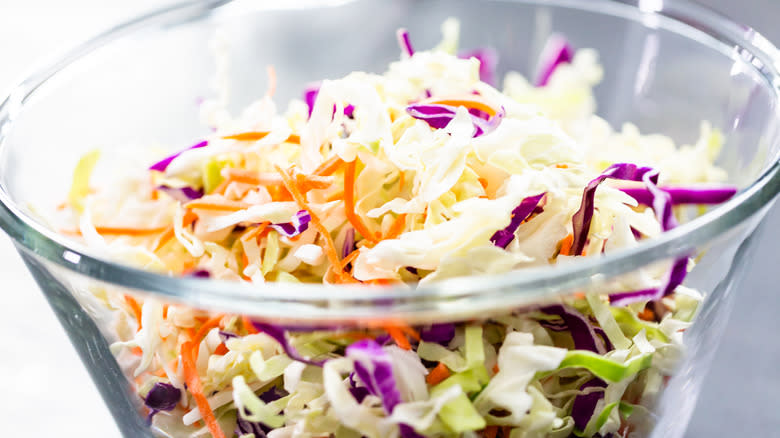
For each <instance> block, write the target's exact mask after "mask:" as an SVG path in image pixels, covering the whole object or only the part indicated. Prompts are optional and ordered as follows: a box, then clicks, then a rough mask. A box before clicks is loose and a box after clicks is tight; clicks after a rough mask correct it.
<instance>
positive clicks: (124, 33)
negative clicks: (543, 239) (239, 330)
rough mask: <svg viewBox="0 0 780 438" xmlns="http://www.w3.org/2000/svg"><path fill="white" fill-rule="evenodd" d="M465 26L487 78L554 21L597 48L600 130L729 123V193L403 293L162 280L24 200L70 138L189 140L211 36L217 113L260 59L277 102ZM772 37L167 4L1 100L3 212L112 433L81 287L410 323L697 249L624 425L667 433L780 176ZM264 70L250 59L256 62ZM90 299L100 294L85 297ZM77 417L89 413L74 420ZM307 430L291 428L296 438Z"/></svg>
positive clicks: (628, 17) (138, 416)
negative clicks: (648, 383)
mask: <svg viewBox="0 0 780 438" xmlns="http://www.w3.org/2000/svg"><path fill="white" fill-rule="evenodd" d="M449 16H454V17H457V18H459V19H460V20H461V23H462V27H461V28H462V34H461V42H462V45H463V46H465V47H468V46H471V47H476V46H484V45H489V46H492V47H494V48H496V49H497V50H498V52H499V53H500V54H501V62H500V64H499V73H501V74H503V73H505V72H506V71H508V70H516V71H520V72H522V73H525V74H530V73H531V72H532V70H533V68H534V65H535V62H536V59H537V56H538V54H539V52H540V50H541V46H542V44H543V43H544V41H546V39H547V38H548V37H549V35H551V34H552V33H563V34H565V35H566V36H567V38H568V39H569V40H571V42H572V43H573V45H574V46H576V47H592V48H595V49H597V50H598V51H599V52H600V54H601V62H602V63H603V66H604V71H605V78H604V80H603V82H602V83H601V84H600V85H599V86H598V88H597V89H596V100H597V102H598V105H599V110H598V113H599V115H601V116H602V117H604V118H605V119H606V120H607V121H609V122H610V123H611V124H612V125H613V126H620V125H621V124H622V123H624V122H629V121H630V122H632V123H635V124H636V125H637V126H638V127H639V128H640V129H641V130H642V131H643V132H660V133H664V134H666V135H670V136H671V137H672V138H674V139H675V140H676V142H677V143H686V142H691V141H693V140H694V139H695V138H696V136H697V134H698V128H699V123H700V121H701V120H708V121H710V122H711V123H712V124H713V126H714V127H716V128H717V129H719V130H720V131H721V132H722V133H723V134H724V137H725V146H724V150H723V153H722V154H721V156H720V158H719V159H718V165H719V166H721V167H723V168H724V169H725V170H727V171H728V174H729V175H730V177H729V178H730V181H729V182H731V183H733V184H735V185H737V186H739V187H740V192H739V193H738V194H737V196H735V197H734V198H732V199H731V200H729V201H728V202H726V203H724V204H722V205H719V206H717V207H714V208H711V209H709V210H708V211H707V212H706V214H703V215H701V216H699V217H696V218H695V219H692V220H691V221H689V222H687V223H685V224H683V225H681V226H680V227H678V228H676V229H674V230H672V231H670V232H668V233H665V234H663V235H662V236H660V237H659V238H657V239H653V240H650V241H643V242H642V243H641V244H640V245H639V246H637V247H635V248H632V249H630V250H624V251H620V252H615V253H613V254H609V255H606V256H602V257H591V258H585V259H583V260H581V261H579V262H578V263H571V264H567V265H564V266H554V267H545V268H533V269H526V270H523V271H518V272H513V273H509V274H504V275H494V276H480V277H471V278H463V279H455V280H447V281H444V282H441V283H436V284H432V285H429V286H425V287H419V288H412V289H409V288H392V287H388V288H381V289H377V290H374V291H372V292H371V294H366V293H365V292H362V293H361V292H360V291H359V290H356V289H355V288H350V287H341V288H324V287H321V286H312V285H292V284H268V285H266V286H264V287H262V288H258V287H256V286H251V285H246V284H239V283H227V282H217V281H211V280H203V279H193V278H172V277H167V276H163V275H159V274H155V273H152V272H146V271H141V270H137V269H134V268H131V267H127V266H123V265H119V264H115V263H112V262H109V261H106V260H101V259H100V258H98V257H96V256H94V254H91V253H90V252H89V251H87V250H85V249H84V248H83V247H82V246H80V245H79V244H77V243H76V242H74V241H72V240H69V239H68V238H67V237H65V236H63V235H61V234H58V233H57V232H56V230H55V229H53V228H52V227H50V226H49V225H48V224H47V223H46V222H45V221H44V220H41V219H40V215H39V214H38V213H39V212H40V211H42V210H45V209H46V208H48V207H49V206H54V205H57V204H58V203H59V202H60V201H61V200H62V199H63V198H64V197H65V193H66V192H65V190H64V189H62V188H63V187H68V185H69V182H70V178H71V172H72V169H73V167H74V165H75V163H76V161H77V160H78V158H79V157H80V156H81V155H82V154H83V153H85V152H86V151H88V150H90V149H92V148H94V147H95V146H100V147H101V148H104V149H106V150H111V148H120V147H131V146H127V145H131V144H158V143H164V144H168V145H172V146H171V147H176V146H175V145H179V146H178V147H181V145H187V144H189V143H190V142H191V140H192V139H193V138H197V137H199V136H202V135H205V134H207V130H206V129H205V128H204V127H203V126H202V125H200V123H199V122H198V117H197V111H198V109H197V105H196V103H195V102H196V100H197V99H198V98H200V97H204V96H209V95H211V94H212V91H211V89H210V88H209V84H210V81H211V79H212V77H213V76H214V74H215V72H214V64H213V59H212V56H211V53H210V52H209V51H208V50H207V49H206V47H207V46H208V43H209V40H210V38H211V36H212V35H213V34H214V32H215V30H219V32H220V33H222V35H224V37H225V38H226V39H227V40H228V41H230V49H229V50H230V54H231V57H232V59H233V65H232V68H231V70H230V72H229V79H230V81H231V83H232V84H233V85H232V90H234V93H233V95H232V100H231V109H232V110H234V111H237V110H239V109H241V108H243V107H244V106H245V105H247V104H248V103H249V102H251V100H252V99H253V98H254V97H256V96H261V95H262V94H263V92H264V89H265V86H266V85H265V81H264V80H260V79H258V78H259V77H260V76H262V72H264V71H265V67H266V65H268V64H273V65H274V66H275V68H276V71H277V72H278V75H279V78H280V80H279V87H278V89H277V96H276V101H277V102H285V101H287V100H289V99H290V98H293V97H297V96H298V95H299V93H300V90H301V89H302V88H303V86H304V84H307V83H310V82H312V81H316V80H319V79H322V78H330V77H340V76H343V75H344V74H346V73H348V72H350V71H353V70H364V71H373V72H381V71H383V70H384V68H385V66H386V64H387V63H388V62H389V61H391V60H394V59H396V58H397V56H398V48H397V45H396V41H395V39H394V38H393V37H392V36H393V34H394V32H395V30H396V29H397V28H399V27H406V28H408V29H409V30H410V32H411V33H412V34H413V35H414V38H415V42H416V43H417V44H418V45H419V46H420V47H432V46H433V45H434V44H435V43H436V42H437V41H438V39H439V38H440V34H439V29H438V23H441V22H442V21H443V20H444V19H445V18H446V17H449ZM779 59H780V57H779V56H778V52H777V49H775V48H774V47H773V46H772V45H771V44H769V43H768V42H767V41H766V40H765V39H763V38H762V37H761V36H760V35H758V34H757V33H755V32H754V31H753V30H751V29H749V28H746V27H743V26H740V25H737V24H734V23H732V22H730V21H728V20H727V19H725V18H723V17H720V16H718V15H717V14H715V13H714V12H712V11H709V10H707V9H705V8H703V7H701V6H697V5H695V4H693V3H691V2H687V1H683V0H666V1H660V0H658V1H649V0H644V1H641V0H640V1H632V0H626V1H620V0H591V1H588V2H582V1H575V0H550V1H534V0H525V1H523V0H517V1H512V0H504V1H467V0H457V1H453V0H447V1H445V0H439V1H434V0H426V1H417V0H399V1H393V2H388V1H383V0H355V1H289V2H259V1H258V2H252V1H239V0H236V1H232V2H230V1H203V2H195V3H187V4H181V5H177V6H172V7H169V8H167V9H164V10H160V11H158V12H155V13H152V14H149V15H146V16H143V17H140V18H138V19H135V20H133V21H130V22H128V23H126V24H124V25H121V26H118V27H116V28H114V29H112V30H110V31H108V32H106V33H104V34H102V35H100V36H98V37H96V38H94V39H93V40H90V41H89V42H87V43H85V44H83V45H81V46H79V47H77V48H75V49H74V50H72V51H71V52H69V53H68V54H66V55H65V56H64V57H62V58H59V59H57V60H56V61H54V62H52V63H50V64H49V65H48V66H46V67H45V68H42V69H40V70H39V71H37V72H35V73H34V74H32V75H31V76H30V77H29V78H28V79H26V80H25V81H23V82H22V83H20V84H19V85H18V86H17V87H15V88H14V89H13V90H12V91H11V93H10V95H9V96H8V97H7V98H6V99H5V100H4V102H3V103H2V105H0V225H2V228H3V229H4V230H5V231H6V232H7V233H8V234H9V235H10V236H11V238H12V240H13V242H14V244H15V245H16V247H17V249H18V251H19V253H20V255H21V257H22V258H23V259H24V261H25V263H26V265H27V266H28V267H29V269H30V271H31V272H32V273H33V275H34V277H35V279H36V281H37V282H38V284H39V286H40V288H41V290H42V291H43V292H44V294H45V296H46V298H47V299H48V301H49V303H50V304H51V306H52V308H53V309H54V311H55V313H56V314H57V316H58V318H59V319H60V322H61V323H62V325H63V327H64V328H65V329H66V331H67V332H68V334H69V336H70V338H71V340H72V342H73V345H74V346H75V348H76V349H77V350H78V352H79V354H80V357H81V359H82V360H83V362H84V364H85V366H86V367H87V368H88V370H89V372H90V374H91V376H92V378H93V380H94V381H95V384H96V385H97V387H98V389H99V390H100V393H101V395H102V397H103V398H104V400H105V401H106V403H107V405H108V406H109V409H110V411H111V412H112V415H113V416H114V418H115V420H116V422H117V424H118V426H119V429H120V430H121V432H122V434H123V435H124V436H126V437H139V436H152V434H153V433H156V434H160V433H161V432H160V430H159V428H150V427H149V426H148V425H147V423H146V420H145V417H146V415H147V413H148V412H147V411H146V409H145V408H144V407H143V403H142V400H141V399H140V398H139V396H138V395H137V393H136V388H135V386H134V383H133V377H132V374H131V373H130V371H128V367H127V365H126V364H125V363H123V361H122V360H117V358H116V357H115V356H114V355H113V354H112V352H111V349H110V345H111V344H112V343H114V342H115V341H117V339H118V338H117V334H116V333H115V332H114V330H113V326H112V324H114V318H115V317H116V312H125V313H127V315H131V309H129V308H127V307H121V306H120V307H119V308H117V309H114V310H113V311H112V312H109V311H108V310H107V308H106V306H105V305H103V304H102V303H103V302H102V301H101V300H100V299H99V298H96V297H97V296H102V297H104V299H105V296H106V295H108V296H117V297H118V296H129V297H133V298H134V300H135V301H138V302H143V301H145V300H155V301H156V302H161V303H166V304H170V305H175V306H180V307H182V308H192V309H199V310H200V311H204V312H206V313H205V314H213V313H216V312H224V313H228V314H232V315H242V316H248V317H251V318H254V319H256V320H272V321H274V322H275V323H278V324H288V325H295V326H299V327H300V326H310V327H322V326H326V327H333V326H339V327H347V326H356V327H365V326H367V325H370V324H372V321H376V320H377V319H379V318H386V319H388V320H398V321H403V322H404V323H407V324H411V325H417V324H429V323H432V322H444V321H475V320H480V321H484V320H487V319H489V318H500V317H501V316H505V315H508V314H510V313H512V312H515V311H516V310H517V309H523V308H527V307H528V306H530V305H536V304H539V303H544V302H551V301H555V300H558V299H560V297H567V296H571V295H572V294H574V293H577V292H583V291H586V292H587V291H590V290H594V289H596V288H598V287H599V286H600V285H603V284H605V283H606V282H608V281H610V280H612V279H615V278H618V277H620V276H622V275H630V274H631V273H632V272H636V271H637V270H638V269H641V268H643V267H646V266H648V265H651V264H653V263H660V262H664V261H665V262H667V263H668V262H669V261H670V260H673V259H675V258H678V257H680V256H685V255H691V254H695V255H696V256H697V264H696V266H695V268H694V269H693V270H692V272H690V274H689V276H688V277H687V279H686V282H685V285H686V286H688V287H691V288H695V289H697V290H699V291H702V292H703V293H704V294H705V298H704V300H703V302H702V304H701V305H700V306H699V308H698V311H697V314H696V316H695V319H694V323H693V325H692V326H691V327H689V328H688V329H687V330H686V331H685V333H684V343H685V346H686V349H685V354H684V355H683V357H682V358H681V359H680V361H679V363H678V365H677V366H676V368H675V369H676V372H675V373H673V376H672V377H671V379H668V381H667V382H665V385H664V386H665V389H664V390H663V391H662V393H661V396H660V398H659V399H656V400H654V401H653V403H651V404H650V405H648V409H649V412H650V414H649V415H650V417H652V418H653V419H654V422H653V423H654V427H652V428H649V429H646V430H641V431H640V430H637V431H634V432H632V433H633V436H650V435H652V436H657V437H679V436H682V435H683V433H684V431H685V428H686V425H687V422H688V420H689V417H690V415H691V413H692V410H693V407H694V405H695V403H696V397H697V395H698V393H699V389H700V385H701V382H702V379H703V376H704V375H705V373H706V371H707V367H708V364H709V361H710V358H711V357H712V354H713V352H714V349H715V346H716V344H717V342H718V339H719V336H720V334H721V332H722V330H723V328H724V324H725V321H726V318H725V316H726V315H727V314H728V312H729V309H730V307H731V301H732V299H733V296H734V294H735V293H738V292H736V290H737V289H738V288H737V286H738V284H739V280H740V276H741V274H742V273H743V271H744V266H745V265H746V263H747V262H748V261H749V259H750V254H751V250H752V248H753V247H754V246H755V245H754V242H753V239H752V238H751V236H752V235H753V233H754V232H755V230H756V228H757V227H758V226H759V225H760V224H761V221H762V219H763V218H764V216H765V214H766V212H767V211H768V209H769V207H770V206H771V205H772V203H773V202H774V199H775V196H776V194H777V193H778V190H780V174H779V172H778V167H780V165H779V164H778V152H779V150H780V135H779V133H778V120H780V118H778V95H779V91H780V88H779V87H780V75H778V60H779ZM258 72H260V73H258ZM101 294H106V295H101ZM86 418H87V414H85V420H86ZM302 436H303V435H302Z"/></svg>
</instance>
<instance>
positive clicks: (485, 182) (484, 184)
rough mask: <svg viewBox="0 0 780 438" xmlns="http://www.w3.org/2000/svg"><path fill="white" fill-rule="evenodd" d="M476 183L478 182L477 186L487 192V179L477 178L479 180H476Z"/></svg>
mask: <svg viewBox="0 0 780 438" xmlns="http://www.w3.org/2000/svg"><path fill="white" fill-rule="evenodd" d="M477 181H479V185H481V186H482V189H483V190H487V186H488V180H487V178H482V177H479V178H477Z"/></svg>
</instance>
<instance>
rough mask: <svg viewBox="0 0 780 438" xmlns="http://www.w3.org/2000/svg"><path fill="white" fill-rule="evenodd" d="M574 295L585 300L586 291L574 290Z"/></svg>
mask: <svg viewBox="0 0 780 438" xmlns="http://www.w3.org/2000/svg"><path fill="white" fill-rule="evenodd" d="M572 296H574V298H577V299H578V300H584V299H585V292H574V293H573V294H572Z"/></svg>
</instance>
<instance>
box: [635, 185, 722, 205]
mask: <svg viewBox="0 0 780 438" xmlns="http://www.w3.org/2000/svg"><path fill="white" fill-rule="evenodd" d="M659 189H660V190H663V191H664V192H666V193H668V194H669V196H671V198H672V205H680V204H700V205H705V204H707V205H711V204H720V203H722V202H726V201H728V200H729V199H731V197H732V196H734V194H736V193H737V188H736V187H734V186H722V187H701V188H696V187H659ZM620 190H621V191H623V192H624V193H626V194H628V195H629V196H631V197H632V198H634V199H636V201H637V202H638V203H640V204H644V205H652V203H653V195H652V193H651V192H650V190H648V189H647V188H646V187H621V188H620Z"/></svg>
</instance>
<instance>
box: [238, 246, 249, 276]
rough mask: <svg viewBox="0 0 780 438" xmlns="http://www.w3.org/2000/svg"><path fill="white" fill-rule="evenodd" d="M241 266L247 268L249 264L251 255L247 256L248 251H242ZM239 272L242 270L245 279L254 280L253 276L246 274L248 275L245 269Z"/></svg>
mask: <svg viewBox="0 0 780 438" xmlns="http://www.w3.org/2000/svg"><path fill="white" fill-rule="evenodd" d="M241 266H242V267H243V268H246V267H247V266H249V257H247V256H246V253H245V252H242V253H241ZM239 272H240V274H241V278H243V279H244V280H246V281H252V278H251V277H248V276H246V275H245V274H244V270H243V269H241V270H240V271H239Z"/></svg>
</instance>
